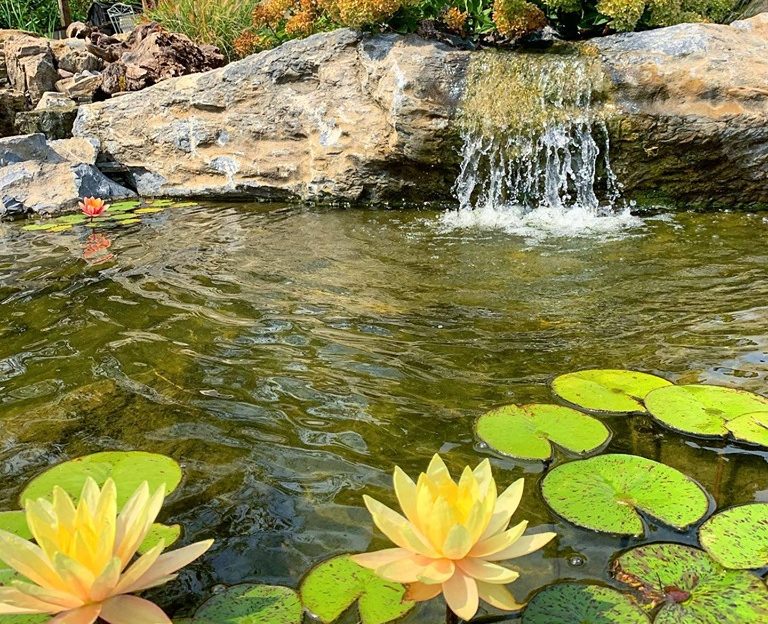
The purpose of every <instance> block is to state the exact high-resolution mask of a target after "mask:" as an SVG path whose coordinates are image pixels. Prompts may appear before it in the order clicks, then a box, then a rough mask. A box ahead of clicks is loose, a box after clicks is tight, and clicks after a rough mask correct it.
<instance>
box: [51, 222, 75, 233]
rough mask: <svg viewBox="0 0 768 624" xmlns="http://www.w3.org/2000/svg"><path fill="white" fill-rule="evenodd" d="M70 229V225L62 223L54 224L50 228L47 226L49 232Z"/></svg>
mask: <svg viewBox="0 0 768 624" xmlns="http://www.w3.org/2000/svg"><path fill="white" fill-rule="evenodd" d="M71 229H72V226H71V225H69V224H67V223H64V224H59V225H55V226H54V227H52V228H48V231H49V232H68V231H69V230H71Z"/></svg>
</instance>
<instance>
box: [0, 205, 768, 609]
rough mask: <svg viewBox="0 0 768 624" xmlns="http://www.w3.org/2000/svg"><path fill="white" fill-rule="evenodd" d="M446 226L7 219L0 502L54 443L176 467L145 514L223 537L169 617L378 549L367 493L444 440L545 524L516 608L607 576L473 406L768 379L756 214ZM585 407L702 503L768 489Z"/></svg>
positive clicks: (387, 497)
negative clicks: (582, 392) (607, 374)
mask: <svg viewBox="0 0 768 624" xmlns="http://www.w3.org/2000/svg"><path fill="white" fill-rule="evenodd" d="M455 225H456V224H455V223H454V224H453V225H450V219H449V220H446V219H445V218H441V216H440V213H438V212H436V211H428V210H406V211H386V210H362V209H361V210H342V209H337V210H333V209H309V208H291V207H285V206H275V205H258V206H245V205H240V206H235V205H220V206H209V207H199V208H193V207H190V208H173V209H168V210H165V211H164V212H161V213H158V214H153V215H150V216H147V217H146V218H144V220H143V222H142V223H141V224H136V225H131V226H128V227H125V228H120V229H110V230H106V231H104V232H102V234H103V235H104V238H103V239H97V242H98V241H99V240H101V241H102V245H101V246H102V247H106V245H105V244H103V240H104V239H106V240H108V241H109V243H110V246H109V248H108V250H107V249H104V250H103V253H101V254H98V253H97V254H93V253H90V252H88V251H87V250H86V247H87V246H88V245H91V247H92V246H93V244H94V239H93V238H91V239H90V241H89V240H88V236H89V235H90V234H91V231H90V230H88V229H87V228H84V227H79V228H77V227H76V228H75V229H74V230H71V231H69V232H60V233H51V232H25V231H22V230H21V228H20V226H19V225H18V224H0V315H1V317H0V318H2V323H0V402H1V403H2V413H1V415H0V418H1V421H0V425H1V428H0V461H1V467H0V509H13V508H16V500H17V496H18V494H19V492H20V490H21V488H22V486H23V485H24V484H25V483H26V482H27V481H28V480H29V479H30V478H31V477H32V476H34V475H36V474H38V473H39V472H40V471H42V470H43V469H44V468H46V467H47V466H49V465H51V464H54V463H58V462H60V461H62V460H64V459H67V458H72V457H76V456H80V455H84V454H87V453H91V452H96V451H100V450H105V449H125V450H128V449H140V450H147V451H155V452H160V453H165V454H167V455H170V456H172V457H174V458H176V459H177V460H179V461H180V462H182V463H183V466H184V469H185V480H184V482H183V484H182V486H181V487H180V488H179V490H178V491H177V492H176V493H175V494H174V495H173V496H172V498H171V499H170V501H169V503H168V505H167V506H166V508H165V511H164V512H163V516H162V519H163V520H164V521H171V522H179V523H181V524H182V525H183V526H184V530H185V538H184V539H185V540H186V541H192V540H197V539H203V538H207V537H215V538H216V540H217V542H216V545H215V546H214V548H213V549H212V551H211V552H210V553H209V554H208V555H206V556H205V557H204V558H203V559H202V560H201V561H200V562H199V563H197V564H195V565H193V566H192V567H191V568H190V569H189V570H187V571H186V572H184V573H183V574H182V575H181V577H180V580H179V581H177V582H175V583H172V584H170V585H168V586H167V587H166V588H164V589H162V590H158V591H155V592H154V597H155V598H156V599H157V600H158V602H159V603H160V604H161V605H162V606H164V607H165V608H166V609H167V610H168V611H169V612H176V613H178V614H184V613H188V612H189V611H190V610H191V609H192V607H193V606H194V605H195V604H196V603H199V602H201V601H202V599H203V597H205V596H207V595H209V594H210V592H211V591H214V590H215V588H216V587H217V586H220V585H222V584H233V583H238V582H243V581H255V582H267V583H279V584H288V585H292V586H295V585H296V584H297V582H298V580H299V579H300V578H301V576H302V575H303V574H304V573H305V572H306V571H308V570H309V568H310V567H311V566H312V565H313V564H314V563H316V562H319V561H321V560H323V559H325V558H328V557H329V556H331V555H334V554H337V553H342V552H350V551H361V550H367V549H368V548H369V547H372V548H373V547H383V546H385V541H384V539H383V538H382V537H381V535H380V534H378V533H374V532H373V530H372V523H371V521H370V518H369V516H368V514H367V512H366V511H365V510H364V509H363V507H362V501H361V498H362V495H363V494H364V493H368V494H371V495H373V496H375V497H377V498H379V499H380V500H382V501H384V502H387V503H393V495H392V492H391V489H390V475H391V471H392V467H393V464H394V463H397V464H399V465H400V466H402V467H403V468H404V469H405V470H406V471H407V472H409V473H411V474H416V473H418V472H419V471H420V470H423V469H424V468H425V467H426V464H427V462H428V460H429V458H430V457H431V455H432V454H433V453H435V452H437V451H439V452H441V453H442V454H443V456H444V457H445V458H446V460H447V462H448V463H449V465H450V466H452V467H453V468H454V469H458V468H459V467H461V466H463V465H464V464H467V463H469V464H472V465H474V464H476V463H477V462H478V461H479V460H480V459H481V458H482V457H485V456H489V457H491V459H492V463H493V465H494V468H495V474H496V477H497V481H498V483H499V486H500V487H501V486H506V485H507V484H509V483H510V482H511V481H512V480H514V479H517V478H519V477H521V476H524V477H525V478H526V483H527V485H526V496H525V498H524V501H523V504H522V507H521V510H520V511H519V512H518V515H517V516H516V517H517V518H527V519H528V520H530V526H531V527H536V528H539V529H540V530H545V529H551V530H555V531H556V532H557V533H559V535H560V537H559V539H558V540H556V542H554V543H552V544H550V545H549V546H548V547H546V548H545V549H544V550H543V551H541V552H538V553H535V554H533V555H531V556H528V557H526V558H524V559H519V560H516V562H515V563H516V564H517V566H516V567H517V568H518V569H520V570H521V572H522V573H523V576H522V578H521V579H520V580H519V581H518V582H516V583H515V584H513V585H512V586H511V589H512V590H513V592H514V593H515V595H516V597H517V598H518V599H519V600H522V599H524V598H525V597H526V596H527V595H528V593H529V592H531V591H532V590H534V589H536V588H538V587H540V586H541V585H543V584H545V583H548V582H550V581H552V580H555V579H560V578H593V579H603V580H607V578H608V575H607V566H608V562H609V558H610V556H611V555H612V554H613V553H615V552H616V551H617V550H619V549H621V548H625V547H627V546H630V545H633V544H635V543H637V541H636V540H627V539H621V538H616V537H611V536H601V535H597V534H594V533H591V532H589V531H585V530H581V529H577V528H575V527H573V526H571V525H569V524H568V523H566V522H565V521H562V520H560V519H558V518H556V517H555V516H554V515H553V514H552V513H551V512H549V511H548V509H547V508H546V507H545V505H544V504H543V502H542V500H541V496H540V493H539V489H538V482H539V480H540V477H541V476H542V474H543V469H544V467H543V465H541V464H538V463H526V462H516V461H513V460H511V459H505V458H503V457H500V456H496V455H494V454H493V453H491V452H489V451H488V450H486V449H484V448H482V446H481V445H479V444H478V442H477V441H476V439H475V437H474V435H473V421H474V419H475V418H476V417H477V416H479V415H480V414H482V413H483V412H485V411H487V410H489V409H491V408H493V407H496V406H499V405H503V404H506V403H512V402H516V403H523V402H529V401H551V400H553V399H552V396H551V394H550V391H549V389H548V386H547V384H548V382H549V381H550V380H551V378H552V377H553V376H554V375H557V374H560V373H565V372H571V371H575V370H577V369H581V368H591V367H600V368H603V367H615V368H633V369H638V370H642V371H647V372H651V373H656V374H660V375H662V376H665V377H667V378H668V379H670V380H672V381H678V382H679V381H685V382H707V383H715V384H723V385H729V386H732V387H737V388H743V389H747V390H751V391H755V392H758V393H763V394H765V393H766V392H768V385H766V377H767V376H768V248H766V246H765V245H764V244H762V241H764V240H765V239H766V233H768V216H767V215H766V214H744V213H718V214H696V213H681V214H675V215H659V216H655V217H650V218H645V219H643V220H642V221H631V222H627V223H625V224H623V226H622V228H620V229H617V230H615V231H614V232H612V233H610V234H608V235H606V234H605V233H603V234H602V235H600V236H581V237H570V238H565V237H557V236H549V237H546V238H541V237H540V238H538V239H536V240H532V239H531V238H524V237H521V236H517V235H515V234H510V233H509V232H508V231H505V230H504V229H503V228H502V229H498V228H497V229H493V228H492V229H477V228H459V227H455ZM624 226H626V227H624ZM84 250H86V256H88V258H87V259H84V258H83V253H84ZM604 421H605V422H606V424H607V425H608V426H609V427H610V428H611V429H612V430H613V432H614V438H613V441H612V442H611V445H610V449H611V450H615V451H618V452H631V453H635V454H639V455H643V456H645V457H649V458H652V459H655V460H659V461H662V462H663V463H666V464H669V465H671V466H674V467H676V468H678V469H680V470H681V471H683V472H684V473H686V474H688V475H690V476H692V477H694V478H695V479H697V480H698V481H699V482H700V483H701V484H702V485H703V486H704V487H705V488H706V489H707V491H708V492H709V493H710V494H711V496H712V497H713V505H714V504H715V503H716V504H717V505H718V506H719V507H724V506H727V505H732V504H737V503H745V502H749V501H754V500H759V501H768V466H766V459H767V457H768V456H767V455H766V454H765V453H761V452H759V451H754V450H747V449H743V448H737V447H732V446H725V445H722V444H712V443H709V442H703V441H697V440H695V439H693V438H685V437H682V436H678V435H674V434H671V433H668V432H665V431H663V430H662V429H660V428H659V427H658V426H657V425H654V424H653V423H652V422H651V421H650V420H649V419H647V418H643V417H633V418H626V417H607V418H604ZM562 459H564V457H563V456H559V457H558V460H557V461H562ZM670 536H671V532H670V531H669V530H667V529H664V528H661V527H655V526H652V527H651V531H650V537H649V538H648V539H649V540H650V541H656V540H659V539H664V538H667V537H670ZM674 537H675V539H676V540H679V541H686V542H693V541H694V532H693V531H692V532H691V533H689V534H687V535H683V536H680V535H676V536H674ZM575 563H580V564H581V565H574V564H575ZM440 612H441V610H440V607H439V606H438V605H432V606H423V607H422V608H420V609H417V610H416V611H414V612H412V613H411V615H409V616H408V617H407V619H406V622H410V623H413V624H415V623H419V624H428V623H434V622H437V621H439V620H440V615H439V613H440ZM347 621H349V622H352V621H354V619H353V618H352V617H351V616H350V617H349V618H348V620H347Z"/></svg>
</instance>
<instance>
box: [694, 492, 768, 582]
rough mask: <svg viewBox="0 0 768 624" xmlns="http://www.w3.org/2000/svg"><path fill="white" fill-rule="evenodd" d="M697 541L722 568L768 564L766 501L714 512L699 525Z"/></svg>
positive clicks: (767, 507)
mask: <svg viewBox="0 0 768 624" xmlns="http://www.w3.org/2000/svg"><path fill="white" fill-rule="evenodd" d="M699 542H701V545H702V547H703V548H704V550H706V551H707V552H708V553H709V554H710V556H711V557H712V558H713V559H715V560H716V561H717V562H718V563H719V564H720V565H722V566H723V567H726V568H730V569H734V570H749V569H757V568H763V567H765V566H768V503H752V504H750V505H739V506H737V507H731V508H730V509H726V510H725V511H721V512H720V513H718V514H715V515H714V516H712V517H711V518H710V519H709V520H707V521H706V522H705V523H704V524H703V525H701V528H700V529H699Z"/></svg>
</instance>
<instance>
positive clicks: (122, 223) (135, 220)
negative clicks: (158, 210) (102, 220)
mask: <svg viewBox="0 0 768 624" xmlns="http://www.w3.org/2000/svg"><path fill="white" fill-rule="evenodd" d="M134 223H141V219H123V220H122V221H119V224H120V225H133V224H134Z"/></svg>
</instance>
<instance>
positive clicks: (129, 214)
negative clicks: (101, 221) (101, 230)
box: [110, 211, 136, 221]
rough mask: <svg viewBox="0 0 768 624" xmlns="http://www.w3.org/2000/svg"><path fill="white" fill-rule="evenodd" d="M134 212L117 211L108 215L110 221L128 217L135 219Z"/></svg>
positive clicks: (124, 219)
mask: <svg viewBox="0 0 768 624" xmlns="http://www.w3.org/2000/svg"><path fill="white" fill-rule="evenodd" d="M135 218H136V214H135V213H134V212H127V211H126V212H118V213H115V214H113V215H110V219H111V220H112V221H126V220H128V219H135Z"/></svg>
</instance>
